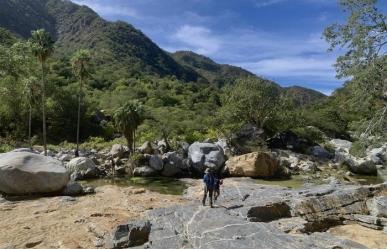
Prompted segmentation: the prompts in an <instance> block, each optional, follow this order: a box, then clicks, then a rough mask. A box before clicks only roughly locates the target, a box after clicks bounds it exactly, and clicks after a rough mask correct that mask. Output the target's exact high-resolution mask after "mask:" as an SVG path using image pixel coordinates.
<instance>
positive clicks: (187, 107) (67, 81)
mask: <svg viewBox="0 0 387 249" xmlns="http://www.w3.org/2000/svg"><path fill="white" fill-rule="evenodd" d="M359 3H362V4H364V5H361V6H363V7H364V6H365V8H364V9H365V10H368V11H365V12H364V11H363V7H361V8H360V9H361V10H362V11H360V12H359V8H357V7H356V6H357V4H359ZM351 4H352V5H351ZM374 4H375V1H372V0H362V1H360V0H358V1H343V6H344V7H345V8H349V7H348V6H350V9H349V13H350V17H349V20H350V21H349V22H348V23H347V24H345V25H343V26H340V25H336V26H332V27H330V28H328V29H327V31H326V32H325V35H326V37H327V40H328V41H329V42H330V43H331V44H332V45H333V47H335V46H337V45H344V46H346V47H349V48H351V49H353V52H351V53H349V54H346V55H347V57H341V58H339V61H338V70H339V73H340V74H343V75H345V76H351V77H352V79H351V80H350V81H348V82H347V83H346V84H345V86H344V87H343V88H342V89H338V90H337V91H336V92H335V93H334V94H333V96H331V97H329V98H327V97H326V96H324V95H323V94H320V93H318V92H316V91H313V90H310V89H305V88H301V87H291V88H281V87H280V86H278V85H277V84H276V83H274V82H271V81H268V80H265V79H262V78H259V77H257V76H255V75H253V74H251V73H250V72H248V71H246V70H243V69H241V68H238V67H233V66H229V65H220V64H217V63H215V62H214V61H212V60H211V59H209V58H207V57H204V56H201V55H197V54H194V53H192V52H177V53H174V54H171V55H170V54H168V53H166V52H164V51H163V50H161V49H160V48H159V47H157V45H155V44H154V43H153V42H152V41H151V40H150V39H149V38H147V37H146V36H145V35H144V34H142V33H141V31H139V30H136V29H135V28H133V27H132V26H131V25H129V24H126V23H123V22H116V23H111V22H107V21H105V20H103V19H102V18H100V17H99V16H98V15H97V14H96V13H94V12H93V11H92V10H91V9H89V8H87V7H81V6H78V5H75V4H73V3H71V2H69V1H59V0H37V1H32V0H29V1H25V0H24V1H21V0H13V1H11V0H5V1H2V2H0V26H2V27H4V28H5V29H4V28H0V96H1V98H0V144H2V145H1V146H0V150H5V149H7V148H8V145H7V147H6V146H5V145H4V144H11V145H18V146H21V145H25V144H27V143H28V141H31V143H32V144H35V143H38V144H43V143H44V137H45V136H44V134H42V132H43V131H42V124H43V123H44V121H46V123H47V140H48V142H49V143H51V144H59V143H62V145H65V144H67V142H64V141H68V142H78V140H80V141H82V142H85V144H89V145H94V146H95V145H96V143H100V144H102V143H104V142H107V141H111V140H112V139H115V138H116V137H117V135H119V134H120V133H122V134H124V135H125V137H126V138H127V140H128V144H129V145H130V147H132V146H133V144H134V143H135V142H136V141H137V142H143V141H145V140H154V139H162V138H163V139H165V140H167V141H169V142H170V143H171V145H174V144H175V142H177V141H181V140H184V141H187V142H190V143H191V142H194V141H197V140H204V139H206V138H210V139H212V138H213V139H215V138H217V137H219V136H230V135H231V134H234V133H235V132H237V131H238V130H239V129H240V128H241V127H242V126H243V125H244V124H246V123H251V124H255V125H256V126H257V127H259V128H262V130H263V131H264V133H263V136H271V135H273V134H275V133H276V132H281V131H288V130H292V131H293V132H295V133H296V134H298V135H300V136H302V137H305V138H309V139H311V140H314V141H317V142H322V141H323V138H324V136H330V137H344V138H350V135H353V136H352V138H356V137H360V135H361V134H366V135H367V136H370V135H373V137H374V140H375V141H368V140H367V141H368V142H367V143H373V142H377V141H381V140H383V139H384V140H385V139H386V138H385V137H383V136H385V134H386V133H387V132H386V131H385V129H386V127H387V124H386V118H385V117H386V111H385V110H386V96H385V93H386V85H387V84H386V70H387V67H386V60H387V59H386V55H385V54H383V53H382V52H383V51H385V50H383V49H382V50H380V49H379V50H378V51H376V50H375V51H374V50H372V51H373V52H374V53H371V55H372V56H371V57H370V58H367V57H366V55H367V56H368V55H370V53H369V51H370V48H369V47H368V48H369V49H368V50H367V46H372V47H375V46H377V45H381V44H383V43H382V42H381V41H383V40H380V39H382V38H383V37H384V39H385V37H386V27H385V24H383V22H380V23H379V24H378V25H374V26H373V25H368V21H367V20H368V19H367V18H366V17H370V18H371V19H372V18H373V19H375V20H383V21H384V20H385V16H383V15H381V14H380V13H378V12H377V11H376V10H374V9H373V8H372V6H374ZM361 15H365V17H364V18H362V17H361ZM10 16H13V18H12V19H11V17H10ZM37 16H39V17H37ZM9 20H14V21H12V22H10V21H9ZM383 25H384V26H383ZM41 27H44V28H45V29H46V31H48V32H50V36H51V37H53V38H54V39H55V40H56V42H55V46H54V47H50V46H46V45H50V43H49V42H48V43H39V42H38V41H39V39H37V38H39V37H37V33H36V32H35V33H34V35H33V39H30V38H31V31H32V30H36V29H39V28H41ZM363 28H364V30H366V31H367V32H363V31H364V30H363ZM360 31H361V33H362V36H361V37H359V36H357V35H356V34H357V33H359V32H360ZM38 32H43V31H38ZM375 32H379V33H377V34H378V38H377V39H376V38H375V43H372V42H371V41H374V40H372V39H371V38H370V40H369V42H368V43H367V44H364V43H363V42H360V43H359V41H358V40H359V39H360V38H361V39H367V37H369V36H372V35H373V34H375ZM42 34H43V33H42ZM44 34H45V35H44V37H43V38H45V39H46V41H49V38H48V34H49V33H44ZM341 34H345V36H342V35H341ZM364 35H365V36H364ZM367 35H368V36H367ZM379 35H380V36H381V37H382V38H380V37H379ZM47 39H48V40H47ZM43 40H44V39H43ZM348 43H349V44H350V46H348ZM39 44H40V45H45V46H40V47H39ZM384 44H385V43H384ZM366 45H367V46H366ZM362 48H363V50H362ZM52 49H53V51H51V50H52ZM84 49H87V50H88V51H89V52H87V56H86V52H82V51H85V50H84ZM77 51H78V52H77ZM79 51H81V52H79ZM48 52H50V53H48ZM51 52H53V53H51ZM362 52H363V53H362ZM73 55H74V56H73ZM81 55H84V56H81ZM355 55H357V56H358V57H362V59H358V57H356V56H355ZM42 56H43V57H42ZM71 57H73V59H71ZM37 59H38V60H37ZM43 59H44V60H43ZM344 61H345V63H344ZM342 62H343V63H342ZM344 65H345V67H344ZM128 101H129V104H127V103H128ZM133 103H136V104H135V105H136V106H137V105H138V106H141V117H136V118H139V119H138V121H139V122H137V123H136V125H134V126H131V124H129V123H131V120H133V117H134V116H133V115H132V114H133V113H135V112H133V110H136V106H132V104H133ZM140 103H141V104H140ZM133 105H134V104H133ZM80 107H81V108H80ZM132 107H133V108H132ZM132 109H133V110H132ZM44 110H45V115H43V112H44ZM120 113H121V114H122V115H118V114H120ZM124 114H125V115H124ZM126 114H128V115H129V116H128V115H126ZM44 116H46V117H44ZM78 120H79V121H78ZM136 120H137V119H136ZM124 121H125V122H124ZM140 121H141V122H140ZM120 122H121V123H123V124H126V125H125V126H122V125H120ZM128 127H129V130H127V129H126V128H128ZM78 129H79V131H78ZM134 134H135V135H134ZM29 138H30V139H29ZM107 143H108V142H107ZM364 146H366V145H363V144H362V145H359V146H358V147H360V148H363V147H364ZM2 148H3V149H2Z"/></svg>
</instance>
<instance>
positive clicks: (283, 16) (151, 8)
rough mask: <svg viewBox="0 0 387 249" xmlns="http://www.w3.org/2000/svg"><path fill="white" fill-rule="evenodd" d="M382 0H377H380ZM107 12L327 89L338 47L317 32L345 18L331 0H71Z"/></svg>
mask: <svg viewBox="0 0 387 249" xmlns="http://www.w3.org/2000/svg"><path fill="white" fill-rule="evenodd" d="M382 1H384V0H382ZM73 2H75V3H78V4H84V5H88V6H89V7H91V8H92V9H94V10H95V11H96V12H97V13H98V14H100V15H101V16H102V17H104V18H105V19H107V20H111V21H114V20H123V21H126V22H129V23H131V24H132V25H134V26H135V27H136V28H138V29H140V30H142V31H143V32H144V33H145V34H146V35H147V36H149V37H150V38H151V39H152V40H153V41H154V42H155V43H157V44H158V45H159V46H160V47H161V48H163V49H165V50H167V51H170V52H174V51H176V50H191V51H194V52H197V53H199V54H203V55H206V56H208V57H210V58H212V59H213V60H215V61H216V62H218V63H227V64H231V65H236V66H240V67H243V68H245V69H247V70H249V71H251V72H253V73H255V74H257V75H259V76H264V77H265V78H268V79H271V80H273V81H276V82H278V83H279V84H281V85H283V86H290V85H301V86H305V87H308V88H312V89H315V90H318V91H321V92H323V93H326V94H330V93H331V92H332V91H333V90H334V89H336V88H338V87H340V86H341V85H342V83H343V82H342V81H341V80H337V79H336V78H335V70H334V68H333V64H334V62H335V58H336V56H337V52H335V53H328V52H327V48H328V45H327V44H326V42H325V41H324V40H323V39H321V33H322V31H323V30H324V28H325V27H326V26H328V25H329V24H332V23H334V22H340V21H343V20H344V14H343V13H342V11H341V10H340V9H339V7H338V5H337V0H126V1H125V0H73Z"/></svg>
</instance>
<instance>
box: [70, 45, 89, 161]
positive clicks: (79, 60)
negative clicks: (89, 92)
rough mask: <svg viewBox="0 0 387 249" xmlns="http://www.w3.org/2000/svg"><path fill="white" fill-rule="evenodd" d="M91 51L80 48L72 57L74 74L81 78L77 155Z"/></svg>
mask: <svg viewBox="0 0 387 249" xmlns="http://www.w3.org/2000/svg"><path fill="white" fill-rule="evenodd" d="M90 60H91V56H90V52H89V51H88V50H84V49H81V50H78V51H77V52H76V53H75V54H74V55H73V57H72V58H71V66H72V68H73V73H74V75H75V76H76V77H77V78H78V80H79V92H78V121H77V149H76V150H75V156H79V127H80V120H81V104H82V95H83V85H84V83H85V80H86V79H87V78H88V77H89V76H90V72H89V67H90Z"/></svg>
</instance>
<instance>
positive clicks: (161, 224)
mask: <svg viewBox="0 0 387 249" xmlns="http://www.w3.org/2000/svg"><path fill="white" fill-rule="evenodd" d="M184 182H185V183H186V184H187V186H190V187H188V189H187V190H186V191H185V194H184V195H183V196H178V195H166V194H160V193H157V192H151V191H148V190H146V189H144V188H139V187H123V186H121V187H120V186H112V185H104V186H101V187H97V188H96V193H95V194H92V195H86V196H80V197H67V196H58V197H41V198H30V199H23V200H18V199H15V198H11V199H8V200H6V199H1V201H0V220H1V225H0V248H71V249H72V248H112V247H113V248H114V247H115V248H125V245H126V244H125V243H129V241H130V239H129V238H132V240H133V238H137V239H139V240H137V241H140V242H141V241H142V238H143V237H142V236H143V234H142V235H141V234H140V235H139V234H138V233H137V234H136V233H133V229H131V228H133V226H138V228H141V229H144V228H145V230H144V232H145V235H147V236H145V237H146V238H147V240H146V241H143V242H142V243H145V244H144V245H137V244H136V245H137V246H136V247H134V248H168V249H171V248H382V249H384V248H385V246H386V243H385V241H387V233H386V232H385V231H383V228H384V226H385V225H386V219H385V216H384V217H383V215H385V214H383V213H380V212H383V210H385V209H383V208H385V206H380V207H378V206H375V203H374V200H375V198H382V197H383V196H386V195H387V183H385V184H379V185H375V186H373V187H369V186H353V185H337V184H335V183H332V184H329V185H320V186H315V187H309V188H305V189H297V190H293V189H289V188H284V187H279V186H268V185H260V184H257V183H256V182H255V181H254V180H251V179H249V178H238V179H236V178H230V179H226V180H225V184H224V188H223V189H222V195H221V197H220V199H219V200H218V201H217V203H216V206H215V208H213V209H211V208H209V207H202V206H201V205H200V198H201V193H202V192H201V181H200V180H192V179H188V180H184ZM384 198H385V197H384ZM377 200H379V199H377ZM379 202H380V203H381V204H380V205H385V203H384V202H383V201H380V200H379ZM383 203H384V204H383ZM141 229H140V231H141ZM130 233H133V234H132V235H130ZM137 236H140V237H137ZM114 238H115V239H114ZM118 241H121V242H118ZM137 243H138V242H137ZM140 244H141V243H140ZM127 245H129V244H127Z"/></svg>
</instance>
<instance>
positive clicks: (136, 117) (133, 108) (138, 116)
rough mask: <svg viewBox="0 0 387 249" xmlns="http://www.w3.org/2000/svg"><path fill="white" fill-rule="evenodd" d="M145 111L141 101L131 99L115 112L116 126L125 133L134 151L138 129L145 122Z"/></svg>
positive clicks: (129, 145)
mask: <svg viewBox="0 0 387 249" xmlns="http://www.w3.org/2000/svg"><path fill="white" fill-rule="evenodd" d="M144 113H145V111H144V106H143V105H142V104H141V103H140V102H138V101H129V102H127V103H125V105H123V106H122V107H120V108H118V109H117V110H116V111H115V112H114V114H113V119H114V123H115V125H116V128H117V129H118V130H119V131H120V132H121V133H122V134H123V135H124V137H125V138H126V141H127V143H128V147H129V148H130V149H131V151H132V152H133V151H134V148H135V133H136V129H137V128H138V126H140V125H141V124H142V123H143V122H144V118H145V117H144Z"/></svg>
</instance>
